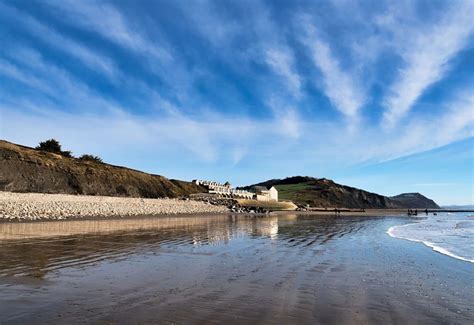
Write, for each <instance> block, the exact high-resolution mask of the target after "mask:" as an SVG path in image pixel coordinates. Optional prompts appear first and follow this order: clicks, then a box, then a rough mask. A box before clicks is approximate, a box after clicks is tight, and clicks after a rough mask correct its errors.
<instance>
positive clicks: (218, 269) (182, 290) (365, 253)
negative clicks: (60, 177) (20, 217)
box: [0, 214, 474, 324]
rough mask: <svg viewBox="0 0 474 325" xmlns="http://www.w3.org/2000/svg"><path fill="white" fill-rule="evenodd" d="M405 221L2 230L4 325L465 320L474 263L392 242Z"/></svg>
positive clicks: (177, 220)
mask: <svg viewBox="0 0 474 325" xmlns="http://www.w3.org/2000/svg"><path fill="white" fill-rule="evenodd" d="M402 222H403V221H401V220H400V219H387V220H384V219H381V218H376V219H365V218H359V219H357V218H332V217H329V218H321V217H317V218H315V217H312V216H310V215H296V214H288V215H278V216H265V217H258V216H242V215H238V216H233V215H221V216H205V215H203V216H192V217H191V216H190V217H184V218H183V217H167V218H141V219H120V220H104V221H101V220H81V221H65V222H58V223H51V222H48V223H29V224H2V225H0V233H1V234H2V236H3V237H2V238H3V241H2V242H0V323H2V324H3V323H8V322H11V323H16V322H20V323H21V322H27V323H44V322H46V323H51V322H57V321H58V320H61V322H62V323H74V322H85V323H90V322H92V323H95V322H105V323H110V322H112V323H114V322H122V323H163V322H164V323H166V322H171V323H182V322H185V323H223V322H225V323H255V322H261V323H279V324H281V323H285V324H291V323H310V324H314V323H337V324H343V323H364V322H365V323H367V322H369V323H384V322H385V323H386V322H390V321H393V320H394V319H395V320H398V321H399V322H401V323H403V322H405V323H406V322H408V321H413V320H415V321H419V322H433V321H436V320H439V319H443V320H446V321H447V322H458V323H463V322H465V321H466V320H468V319H469V318H470V317H472V316H473V314H472V311H470V310H469V308H468V307H469V306H468V304H469V301H472V298H474V297H473V295H472V293H471V291H470V290H469V285H468V283H471V281H472V280H473V279H472V275H471V274H472V272H471V271H472V269H469V267H470V265H468V266H465V265H459V264H456V265H454V266H453V265H450V264H449V262H450V261H448V264H446V263H445V262H443V263H440V262H438V259H437V256H434V255H432V254H433V253H432V252H430V251H426V255H423V254H421V255H420V253H419V251H416V252H415V253H416V254H415V255H413V254H414V252H413V251H407V250H406V248H405V247H409V248H412V247H414V246H410V245H411V243H405V242H404V241H398V240H395V239H392V238H390V237H388V236H387V235H386V234H385V231H386V229H388V227H389V226H392V225H393V224H394V223H402ZM37 234H41V236H42V237H35V235H37ZM44 236H46V237H44ZM57 236H62V237H57ZM394 245H399V246H394ZM400 245H401V246H400ZM405 245H406V246H405ZM415 247H416V246H415ZM407 252H408V253H407ZM410 252H411V253H410ZM421 252H425V251H424V250H421ZM407 254H408V257H407ZM409 254H412V255H409ZM420 256H421V257H420ZM453 263H458V261H456V260H454V262H453ZM433 265H435V266H436V267H434V266H433ZM428 266H429V267H428ZM446 268H447V269H448V270H449V272H451V276H449V277H446V276H445V274H446V273H449V272H447V271H446ZM428 270H429V272H428ZM452 272H456V274H454V275H453V273H452ZM435 273H436V274H435ZM432 274H435V275H434V276H432ZM440 279H442V283H443V286H442V287H440V286H439V281H440ZM438 288H442V289H438ZM440 297H443V299H442V300H440V299H441V298H440ZM458 310H460V312H459V313H458V312H457V311H458Z"/></svg>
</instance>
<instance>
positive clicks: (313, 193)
mask: <svg viewBox="0 0 474 325" xmlns="http://www.w3.org/2000/svg"><path fill="white" fill-rule="evenodd" d="M258 185H260V186H267V187H269V186H275V187H276V188H277V190H278V195H279V198H280V199H283V200H291V201H293V202H294V203H295V204H297V205H299V206H305V205H307V204H308V205H309V206H311V207H323V208H324V207H331V208H335V207H339V208H365V209H395V208H439V207H438V206H437V205H436V203H434V202H433V201H432V200H429V199H427V198H426V197H424V196H423V195H421V194H418V200H403V199H400V200H398V199H393V198H390V197H386V196H383V195H379V194H375V193H370V192H367V191H364V190H361V189H357V188H354V187H350V186H345V185H340V184H337V183H335V182H333V181H332V180H329V179H325V178H313V177H307V176H295V177H288V178H285V179H272V180H268V181H266V182H262V183H259V184H255V185H250V186H246V187H244V189H249V188H251V187H253V186H258ZM405 195H406V194H401V195H399V196H397V197H404V196H405ZM421 198H423V199H421Z"/></svg>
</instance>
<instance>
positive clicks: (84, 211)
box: [0, 192, 229, 221]
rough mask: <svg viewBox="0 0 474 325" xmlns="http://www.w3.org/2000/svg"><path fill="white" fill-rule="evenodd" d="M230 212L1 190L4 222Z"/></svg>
mask: <svg viewBox="0 0 474 325" xmlns="http://www.w3.org/2000/svg"><path fill="white" fill-rule="evenodd" d="M228 211H229V210H228V208H227V207H225V206H221V205H212V204H209V203H207V202H199V201H193V200H179V199H142V198H123V197H107V196H89V195H80V196H79V195H66V194H42V193H12V192H0V221H1V220H10V221H15V220H16V221H31V220H63V219H68V218H81V217H121V216H143V215H174V214H190V213H225V212H228Z"/></svg>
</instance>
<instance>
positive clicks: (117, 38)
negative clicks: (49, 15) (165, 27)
mask: <svg viewBox="0 0 474 325" xmlns="http://www.w3.org/2000/svg"><path fill="white" fill-rule="evenodd" d="M48 4H49V5H51V6H52V7H55V8H58V9H60V10H61V12H62V15H63V17H64V15H65V18H68V19H65V20H66V21H67V22H69V23H73V24H75V25H78V26H80V27H82V28H84V29H87V30H91V31H94V32H96V33H98V34H100V35H102V36H103V37H104V38H106V39H108V40H110V41H112V42H114V43H116V44H117V45H119V46H122V47H124V48H127V49H130V50H133V51H135V52H138V53H142V54H146V55H149V56H152V57H154V58H155V59H159V60H169V59H171V56H170V54H169V53H168V52H167V51H166V50H165V49H164V48H163V47H160V46H158V45H156V44H155V43H154V42H152V41H151V40H150V39H148V38H147V37H145V36H144V35H143V34H142V33H141V32H139V31H138V30H137V29H136V28H134V27H132V25H131V24H130V23H129V22H127V20H126V19H125V18H124V16H123V15H122V14H121V13H120V12H119V11H118V10H117V9H115V7H113V6H111V5H109V4H106V3H103V2H101V3H96V2H93V1H89V0H84V1H73V0H62V1H48Z"/></svg>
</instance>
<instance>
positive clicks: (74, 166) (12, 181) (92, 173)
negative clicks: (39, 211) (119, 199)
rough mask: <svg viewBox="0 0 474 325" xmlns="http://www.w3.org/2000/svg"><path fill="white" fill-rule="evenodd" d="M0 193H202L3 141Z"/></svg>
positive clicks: (154, 177) (180, 184)
mask: <svg viewBox="0 0 474 325" xmlns="http://www.w3.org/2000/svg"><path fill="white" fill-rule="evenodd" d="M0 190H3V191H12V192H40V193H62V194H85V195H105V196H129V197H143V198H158V197H179V196H184V195H188V194H192V193H199V192H203V191H204V189H203V188H202V187H200V186H197V185H195V184H192V183H189V182H184V181H179V180H172V179H168V178H166V177H163V176H160V175H153V174H147V173H143V172H140V171H137V170H133V169H129V168H125V167H119V166H113V165H109V164H106V163H100V162H93V161H84V160H80V159H76V158H68V157H64V156H63V155H59V154H55V153H50V152H45V151H40V150H36V149H33V148H29V147H25V146H20V145H16V144H13V143H10V142H7V141H3V140H0Z"/></svg>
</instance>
